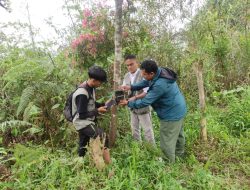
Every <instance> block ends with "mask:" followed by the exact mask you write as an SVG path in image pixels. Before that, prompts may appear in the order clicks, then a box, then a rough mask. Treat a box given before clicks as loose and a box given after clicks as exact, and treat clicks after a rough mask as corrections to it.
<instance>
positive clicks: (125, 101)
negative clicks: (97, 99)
mask: <svg viewBox="0 0 250 190" xmlns="http://www.w3.org/2000/svg"><path fill="white" fill-rule="evenodd" d="M119 105H121V106H126V105H128V101H127V100H125V99H124V100H121V101H120V102H119Z"/></svg>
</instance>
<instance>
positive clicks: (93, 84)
mask: <svg viewBox="0 0 250 190" xmlns="http://www.w3.org/2000/svg"><path fill="white" fill-rule="evenodd" d="M88 75H89V79H88V80H87V81H85V82H84V83H82V84H81V85H80V86H79V88H78V89H77V90H76V91H75V92H74V94H73V100H72V113H76V115H75V117H74V119H73V124H74V126H75V128H76V130H77V131H78V133H79V150H78V154H79V156H84V155H85V154H86V151H87V149H86V146H87V144H88V143H89V141H90V138H96V137H98V136H99V137H101V138H103V137H104V131H103V129H101V128H98V127H97V126H96V117H97V116H98V115H99V114H100V113H105V112H106V111H107V109H106V106H105V104H100V103H98V102H96V99H95V88H98V87H99V86H101V84H102V83H103V82H105V81H106V80H107V75H106V72H105V71H104V70H103V69H102V68H101V67H98V66H92V67H90V68H89V71H88ZM107 147H108V141H107V138H106V141H105V147H104V151H103V158H104V161H105V162H106V163H110V155H109V150H108V149H107Z"/></svg>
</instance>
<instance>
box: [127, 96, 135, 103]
mask: <svg viewBox="0 0 250 190" xmlns="http://www.w3.org/2000/svg"><path fill="white" fill-rule="evenodd" d="M136 99H137V98H136V96H133V97H131V98H129V99H128V101H130V102H132V101H135V100H136Z"/></svg>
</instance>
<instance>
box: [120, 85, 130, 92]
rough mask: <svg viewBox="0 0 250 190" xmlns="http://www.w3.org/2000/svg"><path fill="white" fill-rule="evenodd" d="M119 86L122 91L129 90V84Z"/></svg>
mask: <svg viewBox="0 0 250 190" xmlns="http://www.w3.org/2000/svg"><path fill="white" fill-rule="evenodd" d="M119 88H120V89H121V90H124V91H129V90H131V86H128V85H125V86H120V87H119Z"/></svg>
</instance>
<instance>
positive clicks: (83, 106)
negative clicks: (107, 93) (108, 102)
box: [76, 86, 105, 119]
mask: <svg viewBox="0 0 250 190" xmlns="http://www.w3.org/2000/svg"><path fill="white" fill-rule="evenodd" d="M93 90H94V89H93V88H91V87H89V86H87V91H88V93H89V95H90V96H93ZM88 101H89V100H88V97H87V96H86V95H84V94H80V95H78V96H77V97H76V107H77V112H78V113H79V119H86V118H89V117H93V116H97V115H98V111H97V108H99V107H101V106H104V105H105V104H104V103H98V102H95V107H96V109H95V110H94V111H91V112H88V110H87V108H88Z"/></svg>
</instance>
